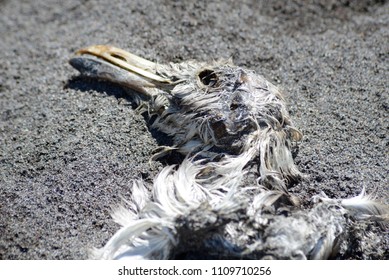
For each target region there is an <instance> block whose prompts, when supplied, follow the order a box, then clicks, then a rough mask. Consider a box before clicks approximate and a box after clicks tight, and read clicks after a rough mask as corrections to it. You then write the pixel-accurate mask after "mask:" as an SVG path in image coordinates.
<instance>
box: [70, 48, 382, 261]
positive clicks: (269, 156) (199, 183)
mask: <svg viewBox="0 0 389 280" xmlns="http://www.w3.org/2000/svg"><path fill="white" fill-rule="evenodd" d="M70 63H71V65H72V66H74V67H75V68H76V69H78V70H79V71H80V73H81V74H82V75H85V76H89V77H94V78H99V79H105V80H110V81H112V82H116V83H118V84H120V85H122V86H125V87H129V88H131V89H132V90H134V91H136V92H137V94H136V96H134V99H135V100H136V102H137V103H138V106H139V108H140V110H141V111H145V112H148V113H149V114H150V115H151V116H154V118H153V123H152V124H151V126H152V128H155V129H158V130H160V131H161V132H163V133H165V134H166V135H168V136H169V137H171V139H172V143H173V144H172V146H171V147H166V148H165V149H164V152H162V153H161V154H160V155H159V156H161V155H164V154H166V153H168V151H170V150H176V151H178V152H179V153H181V154H183V155H184V156H185V159H184V160H183V161H182V162H181V163H180V164H178V165H170V166H166V167H165V168H164V169H163V170H162V171H161V172H160V173H159V175H158V176H157V177H156V178H155V179H154V181H153V183H147V182H143V181H136V180H135V181H134V182H133V183H132V197H131V198H130V199H129V200H128V201H127V208H125V207H123V206H121V207H119V208H118V210H117V211H116V212H115V213H114V215H113V217H114V219H115V220H116V221H117V222H118V223H119V224H120V225H121V226H122V228H121V229H120V230H119V231H118V232H117V233H116V234H115V235H114V236H113V237H112V238H111V239H110V240H109V241H108V243H107V244H106V245H105V247H103V248H101V249H96V250H94V251H93V254H92V257H93V258H102V259H122V258H142V259H169V258H177V257H188V256H189V255H190V254H191V253H193V252H204V254H207V255H209V252H212V253H211V255H212V254H213V256H212V257H217V258H276V259H278V258H298V259H325V258H329V257H330V256H332V255H334V254H336V252H337V250H339V247H340V246H341V244H342V242H346V241H344V240H347V238H346V237H345V236H347V235H346V234H345V232H346V231H347V227H348V225H349V223H350V219H351V218H350V217H353V218H356V219H361V217H363V218H369V219H370V218H371V219H381V220H387V215H388V208H387V206H385V205H381V204H378V203H376V202H374V201H372V200H371V199H369V197H368V196H366V195H364V194H361V196H359V197H357V198H354V199H351V200H334V199H329V198H326V197H325V196H324V195H322V196H321V198H316V201H317V203H316V204H315V205H314V206H313V207H312V208H311V209H308V210H303V209H299V200H298V199H297V197H296V196H293V195H292V194H290V193H289V192H288V186H289V185H290V184H291V183H293V182H295V181H298V180H300V179H301V178H302V177H303V175H302V174H301V173H300V172H299V170H298V169H297V167H296V165H295V164H294V161H293V157H292V153H291V146H292V143H293V142H297V141H300V140H301V138H302V134H301V132H299V131H298V130H297V129H296V128H295V127H294V125H293V123H292V121H291V119H290V116H289V114H288V111H287V109H286V105H285V101H284V99H283V97H282V94H281V92H280V91H279V90H278V88H277V87H276V86H274V85H273V84H271V83H270V82H269V81H267V80H266V79H265V78H264V77H262V76H260V75H258V74H256V73H255V72H254V71H252V70H248V69H244V68H242V67H238V66H235V65H233V63H232V62H231V61H225V60H224V61H215V62H212V63H203V62H196V61H186V62H182V63H176V64H175V63H170V64H164V65H162V64H156V63H153V62H150V61H147V60H145V59H143V58H140V57H137V56H135V55H133V54H130V53H128V52H126V51H123V50H121V49H118V48H115V47H110V46H92V47H89V48H85V49H82V50H80V51H79V52H78V56H76V57H74V58H72V59H71V60H70ZM252 177H254V180H250V179H249V178H252ZM149 190H152V191H151V192H150V191H149ZM285 209H286V210H285Z"/></svg>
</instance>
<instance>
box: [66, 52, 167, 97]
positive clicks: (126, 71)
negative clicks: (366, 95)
mask: <svg viewBox="0 0 389 280" xmlns="http://www.w3.org/2000/svg"><path fill="white" fill-rule="evenodd" d="M76 55H77V56H76V57H74V58H72V59H70V61H69V63H70V64H71V65H72V66H73V67H74V68H76V69H77V70H78V71H80V73H81V74H83V75H85V76H89V77H93V78H100V79H105V80H109V81H111V82H114V83H118V84H121V85H124V86H126V87H130V88H132V89H134V90H136V91H138V92H141V93H144V94H147V95H151V92H152V91H153V89H154V91H155V89H156V88H161V87H166V86H169V85H171V84H172V83H173V81H171V80H169V79H168V78H165V77H162V76H161V75H158V73H157V64H156V63H154V62H151V61H148V60H146V59H144V58H141V57H139V56H136V55H134V54H131V53H129V52H127V51H124V50H122V49H119V48H116V47H112V46H105V45H94V46H90V47H87V48H83V49H80V50H78V51H77V52H76Z"/></svg>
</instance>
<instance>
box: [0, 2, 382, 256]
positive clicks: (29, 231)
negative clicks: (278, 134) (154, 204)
mask: <svg viewBox="0 0 389 280" xmlns="http://www.w3.org/2000/svg"><path fill="white" fill-rule="evenodd" d="M267 2H270V1H218V2H216V3H211V1H206V2H202V1H201V2H200V1H196V0H193V1H185V3H183V2H180V1H162V0H159V1H140V0H139V1H125V0H112V1H102V0H101V1H73V0H71V1H54V0H50V1H48V0H36V1H17V0H15V1H7V0H5V1H4V0H3V1H0V35H1V40H0V49H1V52H0V259H86V258H87V257H88V249H89V248H91V247H93V246H95V247H100V246H103V245H104V244H105V243H106V241H107V240H108V239H109V237H110V236H112V234H113V233H114V232H115V231H116V230H117V229H118V228H119V227H118V225H116V224H115V223H114V222H113V220H112V219H111V217H110V212H111V209H112V207H115V206H116V205H117V204H118V203H119V202H120V201H121V197H126V196H128V195H129V193H130V184H131V180H132V179H136V178H144V179H146V180H150V179H152V178H153V177H154V176H155V174H156V173H157V172H158V170H160V169H161V168H162V166H163V163H161V162H153V163H150V162H149V159H150V156H151V155H152V154H153V150H154V149H155V148H156V147H158V143H159V142H163V141H164V140H166V139H163V138H164V136H163V135H159V134H155V133H152V132H150V131H149V130H148V128H147V124H146V121H145V119H144V118H143V117H142V116H141V115H138V114H137V113H136V112H135V111H134V108H133V104H132V103H131V101H130V100H129V99H128V98H126V92H125V91H124V90H123V89H122V88H120V87H118V86H115V85H112V84H109V83H104V82H98V81H92V80H87V79H83V78H80V77H78V75H77V72H76V71H75V70H74V69H72V67H71V66H70V65H69V64H68V59H69V58H71V57H72V55H73V53H74V51H76V50H77V49H79V48H81V47H85V46H88V45H92V44H111V45H115V46H118V47H121V48H123V49H126V50H128V51H131V52H133V53H135V54H137V55H140V56H143V57H145V58H147V59H150V60H153V61H158V62H161V63H165V62H168V61H173V62H179V61H182V60H186V59H197V60H204V61H211V60H213V59H218V58H221V57H223V58H230V57H231V58H232V59H233V60H234V62H235V64H237V65H240V66H244V67H247V68H251V69H254V70H255V71H257V72H258V73H259V74H262V75H264V76H265V77H266V78H267V79H269V80H270V81H272V82H273V83H274V84H276V85H278V86H280V87H281V88H282V89H283V90H284V92H285V97H286V100H287V103H288V106H289V110H290V114H291V116H292V119H293V120H294V122H295V124H296V126H297V127H298V128H300V129H301V131H302V132H303V133H304V139H303V141H302V142H301V143H299V144H298V148H297V149H296V150H295V161H296V162H297V165H298V167H299V168H300V170H301V171H302V172H304V173H305V174H306V175H308V178H307V179H306V180H305V181H303V182H301V183H299V184H297V185H295V186H293V187H292V189H291V192H293V193H294V194H296V195H297V196H299V197H300V198H302V199H303V200H305V201H308V200H309V198H310V197H311V196H312V195H314V194H318V193H320V192H321V191H324V192H325V193H326V194H327V195H328V196H330V197H339V198H340V197H342V198H344V197H350V196H353V195H356V194H358V193H359V192H360V191H361V189H362V188H363V187H366V189H367V191H368V192H373V193H375V194H376V195H377V198H378V199H381V200H382V201H384V202H388V196H389V194H388V193H389V191H388V186H389V176H388V174H389V172H388V171H389V170H388V169H389V156H388V143H389V141H388V140H389V138H388V135H389V134H388V108H389V103H388V101H389V97H388V78H387V73H388V50H389V45H388V37H389V36H388V35H389V29H388V23H389V16H388V14H389V13H388V12H389V4H388V3H385V2H386V1H373V0H371V1H369V0H364V1H335V0H333V1H324V0H321V1H320V0H311V1H308V0H305V1H304V0H295V1H281V0H279V1H271V2H270V3H267ZM357 3H358V4H357ZM382 234H383V235H386V237H387V232H386V233H382ZM386 240H387V239H386ZM388 244H389V242H388V241H387V242H383V243H380V244H376V245H374V246H373V247H375V248H377V249H376V251H374V250H373V251H369V252H359V253H358V252H354V255H350V256H349V258H354V259H361V258H362V259H368V258H376V259H377V258H378V259H388V256H389V253H388V251H389V249H388Z"/></svg>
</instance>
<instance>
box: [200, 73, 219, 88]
mask: <svg viewBox="0 0 389 280" xmlns="http://www.w3.org/2000/svg"><path fill="white" fill-rule="evenodd" d="M198 77H199V79H200V82H201V83H202V84H203V85H206V86H209V87H213V86H215V85H216V83H217V80H218V79H217V75H216V73H215V72H214V71H213V70H209V69H204V70H202V71H201V72H200V73H199V75H198Z"/></svg>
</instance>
